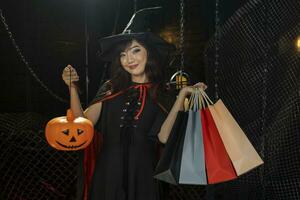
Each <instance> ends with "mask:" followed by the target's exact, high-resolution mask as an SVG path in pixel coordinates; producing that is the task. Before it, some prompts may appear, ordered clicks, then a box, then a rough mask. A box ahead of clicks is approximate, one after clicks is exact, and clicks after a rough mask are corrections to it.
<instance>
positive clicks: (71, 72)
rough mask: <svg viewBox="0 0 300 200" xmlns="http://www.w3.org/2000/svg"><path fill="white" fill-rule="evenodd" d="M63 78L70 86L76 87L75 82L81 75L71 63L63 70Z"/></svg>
mask: <svg viewBox="0 0 300 200" xmlns="http://www.w3.org/2000/svg"><path fill="white" fill-rule="evenodd" d="M62 79H63V80H64V82H65V83H66V84H67V86H68V87H75V84H74V82H76V81H79V76H78V74H77V72H76V70H75V69H74V68H73V67H72V66H71V65H68V66H66V67H65V68H64V70H63V73H62Z"/></svg>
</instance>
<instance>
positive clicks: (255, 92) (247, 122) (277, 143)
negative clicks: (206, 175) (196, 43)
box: [206, 0, 300, 200]
mask: <svg viewBox="0 0 300 200" xmlns="http://www.w3.org/2000/svg"><path fill="white" fill-rule="evenodd" d="M299 20H300V2H299V1H298V0H289V1H283V0H278V1H270V0H252V1H249V2H248V3H247V4H245V5H244V6H243V7H242V8H241V9H239V10H238V11H237V12H236V13H235V14H234V15H233V16H232V17H231V18H230V19H229V20H228V21H227V22H226V23H225V24H224V25H223V26H222V27H221V28H220V32H219V38H213V39H212V40H211V41H210V43H209V46H208V49H207V51H206V58H207V64H208V70H207V77H208V78H209V80H208V82H209V85H211V86H212V88H210V89H211V90H210V95H211V96H215V95H214V94H215V92H216V91H218V96H219V97H220V98H221V99H223V101H224V103H225V104H226V105H227V106H228V108H229V110H231V111H232V114H233V115H234V116H235V117H236V119H237V120H238V122H239V124H240V125H241V127H242V128H243V129H244V131H245V132H246V133H247V136H248V137H249V139H250V141H251V142H252V144H253V145H254V146H255V148H256V149H257V150H258V152H260V155H261V156H262V157H263V159H264V161H265V164H264V165H263V166H262V167H260V168H258V169H256V170H254V171H252V172H250V173H248V174H246V175H244V176H242V177H240V178H239V180H237V181H232V182H230V183H225V184H223V186H219V187H218V189H216V190H215V194H217V193H218V191H220V192H222V191H223V190H224V188H226V191H227V192H226V193H223V194H224V195H223V198H224V199H276V200H277V199H300V189H299V183H300V173H299V170H297V168H298V167H297V166H299V164H300V158H299V143H300V136H299V132H300V123H299V119H300V98H299V97H300V89H299V77H300V69H299V66H300V59H299V58H300V53H299V51H297V48H296V39H297V37H298V36H299V34H300V23H299ZM217 39H219V49H218V54H217V56H219V63H218V66H217V67H218V68H217V69H216V65H215V64H216V63H215V62H214V61H215V57H216V51H215V45H216V42H215V41H217ZM216 83H217V84H216ZM215 84H216V87H217V88H216V87H214V85H215ZM243 190H245V191H246V192H245V191H244V192H243V193H244V195H242V196H241V195H239V194H241V191H243ZM223 192H224V191H223ZM226 196H228V197H227V198H226Z"/></svg>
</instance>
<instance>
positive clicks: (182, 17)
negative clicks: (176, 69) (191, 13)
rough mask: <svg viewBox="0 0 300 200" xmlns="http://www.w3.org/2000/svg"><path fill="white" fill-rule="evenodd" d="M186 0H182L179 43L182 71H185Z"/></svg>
mask: <svg viewBox="0 0 300 200" xmlns="http://www.w3.org/2000/svg"><path fill="white" fill-rule="evenodd" d="M184 6H185V5H184V0H180V43H179V51H180V71H183V69H184V25H185V20H184V17H185V16H184Z"/></svg>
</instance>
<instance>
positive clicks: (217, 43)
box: [214, 0, 220, 100]
mask: <svg viewBox="0 0 300 200" xmlns="http://www.w3.org/2000/svg"><path fill="white" fill-rule="evenodd" d="M219 28H220V15H219V0H216V6H215V71H214V77H215V85H214V86H215V99H216V100H217V99H219V87H218V86H219V85H218V81H219V77H218V72H219V57H220V56H219V49H220V32H219Z"/></svg>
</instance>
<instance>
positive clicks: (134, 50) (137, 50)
mask: <svg viewBox="0 0 300 200" xmlns="http://www.w3.org/2000/svg"><path fill="white" fill-rule="evenodd" d="M140 51H141V50H140V49H133V50H132V52H133V53H138V52H140Z"/></svg>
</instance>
